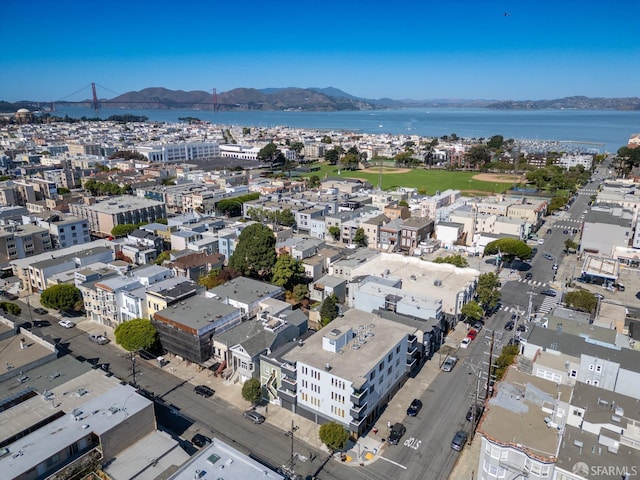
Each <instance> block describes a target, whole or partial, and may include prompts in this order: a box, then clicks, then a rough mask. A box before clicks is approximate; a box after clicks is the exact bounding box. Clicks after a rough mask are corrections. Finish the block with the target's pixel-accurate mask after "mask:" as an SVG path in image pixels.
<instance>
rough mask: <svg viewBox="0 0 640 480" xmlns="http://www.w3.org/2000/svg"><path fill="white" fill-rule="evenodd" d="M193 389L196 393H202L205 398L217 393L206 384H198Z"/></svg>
mask: <svg viewBox="0 0 640 480" xmlns="http://www.w3.org/2000/svg"><path fill="white" fill-rule="evenodd" d="M193 391H194V392H196V395H201V396H203V397H205V398H209V397H211V396H213V394H214V393H216V392H215V391H214V390H213V388H209V387H207V386H206V385H197V386H195V387H194V388H193Z"/></svg>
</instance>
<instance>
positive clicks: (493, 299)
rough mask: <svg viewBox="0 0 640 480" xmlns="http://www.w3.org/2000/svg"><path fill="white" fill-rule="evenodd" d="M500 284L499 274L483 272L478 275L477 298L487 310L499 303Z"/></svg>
mask: <svg viewBox="0 0 640 480" xmlns="http://www.w3.org/2000/svg"><path fill="white" fill-rule="evenodd" d="M499 285H500V281H499V280H498V276H497V275H496V274H495V273H493V272H489V273H483V274H482V275H480V276H479V277H478V286H477V287H476V298H477V300H478V303H479V304H480V305H482V307H483V308H484V309H485V310H489V309H491V308H493V307H495V306H496V305H497V304H498V300H500V291H499V290H498V287H499Z"/></svg>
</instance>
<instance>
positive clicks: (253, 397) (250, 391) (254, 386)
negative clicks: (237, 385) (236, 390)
mask: <svg viewBox="0 0 640 480" xmlns="http://www.w3.org/2000/svg"><path fill="white" fill-rule="evenodd" d="M242 398H244V399H245V400H246V401H247V402H249V403H251V404H256V403H258V402H259V401H260V400H262V385H260V380H258V379H257V378H250V379H249V380H247V381H246V382H244V385H242Z"/></svg>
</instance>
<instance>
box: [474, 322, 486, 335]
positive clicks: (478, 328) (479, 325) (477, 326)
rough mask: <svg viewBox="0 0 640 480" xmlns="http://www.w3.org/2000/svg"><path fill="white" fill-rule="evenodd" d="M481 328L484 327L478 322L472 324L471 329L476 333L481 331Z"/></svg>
mask: <svg viewBox="0 0 640 480" xmlns="http://www.w3.org/2000/svg"><path fill="white" fill-rule="evenodd" d="M482 327H484V324H483V323H482V322H481V321H480V320H478V321H477V322H476V323H474V324H473V329H474V330H476V331H478V332H479V331H480V330H482Z"/></svg>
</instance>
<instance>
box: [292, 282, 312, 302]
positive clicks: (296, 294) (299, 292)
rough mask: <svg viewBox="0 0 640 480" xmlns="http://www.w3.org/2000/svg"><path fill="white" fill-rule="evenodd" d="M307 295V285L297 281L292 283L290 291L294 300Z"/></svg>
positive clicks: (300, 299)
mask: <svg viewBox="0 0 640 480" xmlns="http://www.w3.org/2000/svg"><path fill="white" fill-rule="evenodd" d="M308 295H309V287H307V286H306V285H305V284H304V283H298V284H297V285H294V287H293V290H292V291H291V296H292V297H293V299H294V300H295V301H296V302H300V301H302V300H303V299H304V298H305V297H306V296H308Z"/></svg>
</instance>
